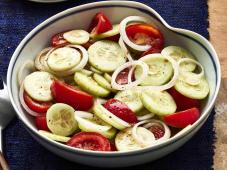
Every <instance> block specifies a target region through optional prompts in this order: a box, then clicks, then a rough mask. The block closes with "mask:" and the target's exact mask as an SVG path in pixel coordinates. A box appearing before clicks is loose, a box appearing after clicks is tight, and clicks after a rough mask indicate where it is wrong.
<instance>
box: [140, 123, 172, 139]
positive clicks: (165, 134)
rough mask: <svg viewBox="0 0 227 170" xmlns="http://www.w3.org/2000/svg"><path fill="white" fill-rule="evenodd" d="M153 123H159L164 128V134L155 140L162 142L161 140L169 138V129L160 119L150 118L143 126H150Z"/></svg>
mask: <svg viewBox="0 0 227 170" xmlns="http://www.w3.org/2000/svg"><path fill="white" fill-rule="evenodd" d="M153 125H158V126H160V125H161V126H162V127H163V128H164V130H165V133H164V136H162V137H161V138H159V139H157V140H156V141H158V142H162V141H166V140H167V139H169V138H170V136H171V131H170V129H169V127H168V126H167V125H166V124H165V123H164V122H162V121H160V120H156V119H151V120H150V122H149V123H147V124H145V125H144V126H143V127H145V128H150V127H151V126H153Z"/></svg>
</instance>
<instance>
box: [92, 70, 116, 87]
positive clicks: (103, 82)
mask: <svg viewBox="0 0 227 170" xmlns="http://www.w3.org/2000/svg"><path fill="white" fill-rule="evenodd" d="M93 78H94V80H95V81H96V82H97V83H98V84H99V85H100V86H102V87H103V88H105V89H108V90H110V91H112V90H113V89H112V87H111V84H110V83H109V82H108V81H107V80H106V79H105V78H104V77H103V76H101V75H99V74H97V73H95V74H93Z"/></svg>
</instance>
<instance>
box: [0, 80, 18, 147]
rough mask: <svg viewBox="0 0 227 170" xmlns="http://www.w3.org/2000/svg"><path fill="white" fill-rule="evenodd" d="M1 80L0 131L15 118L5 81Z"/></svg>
mask: <svg viewBox="0 0 227 170" xmlns="http://www.w3.org/2000/svg"><path fill="white" fill-rule="evenodd" d="M2 80H3V89H0V108H1V109H0V131H1V130H2V129H4V128H5V127H6V125H7V124H8V123H9V121H10V120H11V119H12V118H13V117H14V116H15V111H14V109H13V107H12V105H11V102H10V98H9V95H8V91H7V86H6V82H5V79H4V78H2ZM0 138H1V135H0ZM1 146H2V145H1V140H0V151H1V149H2V147H1Z"/></svg>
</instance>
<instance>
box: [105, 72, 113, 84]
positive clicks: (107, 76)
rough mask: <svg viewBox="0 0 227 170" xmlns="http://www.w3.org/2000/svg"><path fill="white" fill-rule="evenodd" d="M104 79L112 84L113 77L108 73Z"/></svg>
mask: <svg viewBox="0 0 227 170" xmlns="http://www.w3.org/2000/svg"><path fill="white" fill-rule="evenodd" d="M104 78H105V79H106V80H107V81H108V82H109V83H111V80H112V77H111V76H110V75H109V74H108V73H104Z"/></svg>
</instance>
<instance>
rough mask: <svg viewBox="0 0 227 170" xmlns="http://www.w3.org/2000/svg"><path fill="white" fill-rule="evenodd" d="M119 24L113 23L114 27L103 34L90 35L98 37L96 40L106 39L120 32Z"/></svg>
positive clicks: (94, 37)
mask: <svg viewBox="0 0 227 170" xmlns="http://www.w3.org/2000/svg"><path fill="white" fill-rule="evenodd" d="M119 28H120V27H119V24H116V25H113V29H112V30H109V31H107V32H104V33H102V34H91V35H90V37H91V38H93V39H96V40H99V39H104V38H107V37H112V36H114V35H117V34H119V31H120V30H119Z"/></svg>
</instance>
